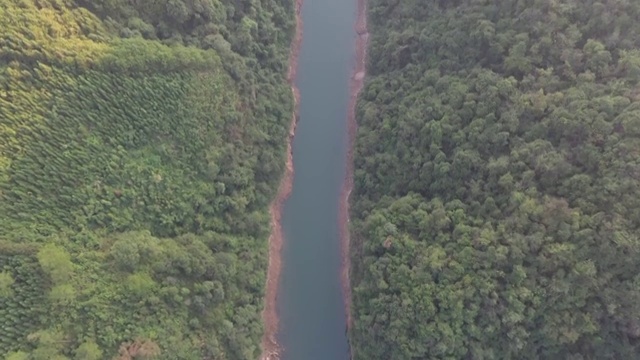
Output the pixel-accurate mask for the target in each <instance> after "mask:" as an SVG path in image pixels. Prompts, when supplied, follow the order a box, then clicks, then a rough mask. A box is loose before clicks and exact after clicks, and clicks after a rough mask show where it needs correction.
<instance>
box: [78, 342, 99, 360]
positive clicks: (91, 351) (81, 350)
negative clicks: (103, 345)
mask: <svg viewBox="0 0 640 360" xmlns="http://www.w3.org/2000/svg"><path fill="white" fill-rule="evenodd" d="M75 359H76V360H99V359H102V350H100V347H98V344H96V343H95V342H94V341H93V340H88V341H86V342H84V343H82V344H81V345H80V346H79V347H78V348H77V349H76V352H75Z"/></svg>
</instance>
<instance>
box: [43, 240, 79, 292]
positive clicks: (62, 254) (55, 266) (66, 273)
mask: <svg viewBox="0 0 640 360" xmlns="http://www.w3.org/2000/svg"><path fill="white" fill-rule="evenodd" d="M38 262H39V263H40V266H42V269H44V271H46V272H47V273H48V274H49V276H51V279H52V280H53V282H54V283H56V284H61V283H64V282H66V281H69V279H70V278H71V275H72V273H73V263H72V262H71V255H69V253H68V252H67V251H66V250H65V249H64V248H62V247H60V246H58V245H55V244H47V245H45V246H43V247H42V248H41V249H40V251H38Z"/></svg>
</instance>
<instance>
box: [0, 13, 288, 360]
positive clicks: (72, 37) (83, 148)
mask: <svg viewBox="0 0 640 360" xmlns="http://www.w3.org/2000/svg"><path fill="white" fill-rule="evenodd" d="M164 4H165V3H164V2H145V1H142V2H141V1H129V0H102V1H91V2H87V1H82V0H77V1H74V0H0V292H1V293H2V296H0V357H4V356H5V355H6V356H9V357H13V358H16V359H19V358H21V357H22V358H24V357H25V356H26V357H27V358H28V359H40V358H47V359H49V358H54V357H57V358H60V359H62V358H82V359H90V358H96V359H98V358H100V359H102V358H114V357H118V356H119V357H121V358H123V359H127V358H142V357H146V358H156V359H172V360H174V359H197V358H213V359H222V358H224V359H255V358H256V357H257V356H258V354H259V343H260V338H261V335H262V325H261V321H260V311H261V310H262V296H263V286H264V279H265V272H266V266H267V258H266V257H267V236H268V233H269V223H268V219H269V217H268V213H267V207H268V204H269V202H270V200H271V198H272V197H273V196H274V194H275V192H276V189H277V184H278V182H279V179H280V176H281V173H282V171H283V169H284V153H285V144H286V142H285V139H286V137H287V129H288V122H289V121H290V118H291V117H290V115H291V111H292V106H293V99H292V96H291V92H290V89H289V87H288V84H287V83H286V78H285V75H286V74H285V69H286V68H287V66H286V65H287V64H286V62H287V55H288V48H289V41H290V39H291V30H292V29H293V7H292V2H290V1H285V2H281V1H275V0H264V1H260V2H257V3H256V2H253V3H252V4H249V3H246V4H245V3H243V2H237V1H235V0H223V1H218V0H203V1H193V0H185V1H181V0H177V1H171V2H169V3H167V6H164ZM4 295H8V296H4ZM29 339H30V340H29ZM9 354H10V355H9ZM127 356H129V357H127Z"/></svg>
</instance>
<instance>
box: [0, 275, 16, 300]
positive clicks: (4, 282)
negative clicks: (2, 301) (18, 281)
mask: <svg viewBox="0 0 640 360" xmlns="http://www.w3.org/2000/svg"><path fill="white" fill-rule="evenodd" d="M14 283H15V280H14V279H13V276H11V274H9V273H8V272H6V271H3V272H0V298H3V297H4V298H6V297H10V296H12V295H13V289H12V288H11V286H12V285H13V284H14Z"/></svg>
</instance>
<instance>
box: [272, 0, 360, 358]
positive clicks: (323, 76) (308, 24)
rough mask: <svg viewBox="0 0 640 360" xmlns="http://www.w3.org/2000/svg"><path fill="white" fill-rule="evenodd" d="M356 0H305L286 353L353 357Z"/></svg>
mask: <svg viewBox="0 0 640 360" xmlns="http://www.w3.org/2000/svg"><path fill="white" fill-rule="evenodd" d="M355 11H356V2H355V0H304V5H303V7H302V20H303V29H304V30H303V41H302V48H301V50H300V57H299V63H298V64H299V65H298V77H297V82H296V83H297V86H298V88H299V90H300V122H299V123H298V127H297V129H296V135H295V138H294V141H293V163H294V169H295V175H294V181H293V192H292V193H291V196H290V197H289V199H288V201H287V202H286V204H285V206H284V209H283V214H282V228H283V233H284V237H285V240H284V247H283V252H282V263H283V267H282V275H281V276H282V277H281V282H280V287H279V290H278V313H279V316H280V332H279V335H278V340H279V343H280V345H282V346H283V348H284V353H283V356H282V360H347V359H348V358H349V348H348V343H347V335H346V316H345V309H344V301H343V297H342V289H341V283H340V260H341V255H340V237H339V231H338V229H339V226H338V210H339V200H340V190H341V188H342V184H343V181H344V175H345V161H346V149H347V146H346V140H347V117H346V116H347V106H348V100H349V91H348V86H349V75H350V72H351V69H352V66H353V57H354V53H355V52H354V45H355V31H354V25H355V21H356V13H355Z"/></svg>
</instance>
